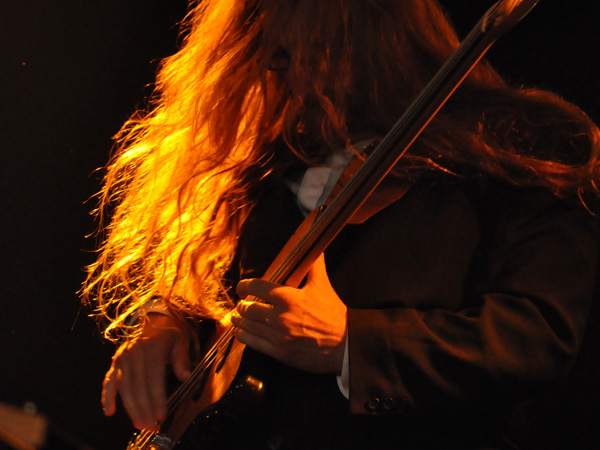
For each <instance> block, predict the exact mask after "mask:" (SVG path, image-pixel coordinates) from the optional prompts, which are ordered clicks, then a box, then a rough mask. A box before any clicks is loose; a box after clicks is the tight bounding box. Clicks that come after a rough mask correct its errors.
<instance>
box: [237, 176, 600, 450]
mask: <svg viewBox="0 0 600 450" xmlns="http://www.w3.org/2000/svg"><path fill="white" fill-rule="evenodd" d="M299 219H300V218H299V217H298V210H297V207H296V205H295V204H294V199H293V198H291V196H290V195H289V193H287V191H286V190H285V188H281V187H278V186H272V187H271V188H270V189H267V190H266V191H265V192H264V193H263V194H262V196H261V198H260V199H259V201H258V203H257V205H256V207H255V208H254V210H253V212H252V214H251V216H250V217H249V219H248V220H247V222H246V225H245V227H244V230H243V234H242V237H241V239H240V251H239V253H238V257H237V259H236V262H235V264H236V268H237V267H239V270H240V273H239V274H235V275H232V277H233V278H237V277H242V278H244V277H255V276H260V275H261V274H262V271H264V270H265V268H266V266H267V265H268V263H269V262H270V260H271V259H272V258H273V256H274V255H275V253H277V251H278V250H279V248H280V247H281V246H282V244H283V243H284V242H285V240H286V238H287V236H289V234H290V233H291V231H292V230H293V228H294V226H295V224H297V222H298V221H299ZM596 248H597V242H596V229H595V222H594V220H593V218H592V216H591V215H590V214H589V213H588V212H587V211H586V210H585V209H584V208H583V207H582V206H581V205H580V204H578V203H577V202H576V201H573V202H570V201H562V200H559V199H557V198H556V197H554V196H553V195H552V194H550V193H548V192H546V191H544V190H542V189H533V188H532V189H529V188H528V189H518V188H515V187H511V186H506V185H503V184H502V183H499V182H494V181H491V180H483V181H482V180H479V181H477V182H473V181H466V180H462V179H459V178H456V177H450V176H447V175H441V174H435V175H428V176H424V177H422V178H421V179H420V180H419V181H418V182H417V183H416V184H415V185H414V186H412V187H411V189H410V190H409V191H408V193H406V194H405V195H404V197H403V198H401V199H400V200H398V201H395V202H393V203H392V204H390V205H389V206H387V207H386V208H385V209H383V210H382V211H380V212H378V213H377V214H375V215H374V216H372V217H370V218H369V219H368V220H366V221H365V222H364V223H361V224H357V225H347V226H346V227H345V228H344V230H343V231H342V232H341V233H340V235H339V236H338V237H337V238H336V240H335V241H334V242H333V243H332V245H331V246H330V248H329V249H328V250H327V251H326V261H327V267H328V273H329V276H330V279H331V281H332V284H333V286H334V288H335V289H336V292H337V293H338V295H339V296H340V298H341V299H342V300H343V301H344V302H345V303H346V304H347V306H348V308H349V313H348V340H349V367H350V400H349V402H348V401H347V400H346V399H345V398H343V397H342V395H341V394H340V392H339V390H338V389H337V386H336V383H335V377H334V376H333V375H331V376H314V375H308V374H304V373H299V372H296V371H292V370H289V369H286V368H283V367H281V366H279V365H278V364H277V363H273V362H271V361H266V360H264V361H262V362H261V364H264V365H265V367H268V369H266V372H268V373H267V374H266V375H263V376H264V377H266V378H267V379H268V380H269V382H268V383H267V386H268V387H269V385H270V386H276V387H273V388H272V389H271V391H270V392H271V393H270V394H269V396H270V401H271V403H270V405H271V406H269V407H268V408H266V410H265V411H263V412H261V413H260V414H258V413H257V417H259V416H260V421H261V422H262V423H263V424H266V425H267V426H266V431H264V432H262V431H261V432H260V433H258V432H257V431H256V428H255V427H254V426H251V427H250V428H249V429H247V430H246V431H244V433H245V434H246V436H248V435H250V434H252V433H258V434H256V435H255V436H254V437H253V439H256V440H257V441H259V442H260V444H259V445H256V446H255V447H250V446H249V445H248V448H281V449H284V448H298V449H305V448H315V449H327V448H340V449H341V448H346V449H347V448H365V449H367V448H369V449H387V448H390V449H391V448H394V449H404V448H407V449H409V448H414V449H433V448H440V449H449V448H461V449H468V448H481V449H483V448H511V447H510V445H509V444H507V443H506V441H505V439H504V437H503V434H504V433H505V431H506V429H507V428H508V426H509V422H510V418H511V414H512V411H513V408H514V406H515V405H517V404H518V403H519V402H521V401H523V400H526V399H528V398H530V397H532V396H535V395H540V394H543V393H544V392H548V390H551V389H552V388H553V386H555V385H556V384H557V383H562V382H564V381H565V380H566V378H567V375H568V373H569V368H570V367H571V365H572V363H573V360H574V358H575V356H576V353H577V350H578V346H579V344H580V342H581V339H582V335H583V332H584V329H585V324H586V321H587V317H588V311H589V307H590V303H591V297H592V292H593V289H594V279H595V270H596V253H597V252H596ZM233 272H235V270H234V271H233ZM233 272H232V273H233ZM258 358H259V359H260V358H261V357H260V356H259V357H258ZM263 359H264V358H263ZM274 373H276V375H272V374H274ZM307 380H308V381H307ZM283 390H287V393H286V394H282V393H281V392H282V391H283ZM290 411H291V412H293V413H294V414H290V416H289V417H288V416H287V415H286V414H284V412H285V413H287V412H290Z"/></svg>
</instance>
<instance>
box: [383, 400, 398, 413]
mask: <svg viewBox="0 0 600 450" xmlns="http://www.w3.org/2000/svg"><path fill="white" fill-rule="evenodd" d="M397 404H398V402H396V399H394V398H392V397H389V398H386V399H384V400H383V402H382V405H383V409H385V410H386V411H392V410H393V409H396V406H397Z"/></svg>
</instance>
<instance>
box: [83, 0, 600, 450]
mask: <svg viewBox="0 0 600 450" xmlns="http://www.w3.org/2000/svg"><path fill="white" fill-rule="evenodd" d="M183 30H184V39H183V44H182V47H181V50H180V51H179V52H178V53H176V54H175V55H173V56H171V57H169V58H167V59H166V60H165V61H164V62H163V64H162V66H161V68H160V71H159V73H158V77H157V82H156V95H155V97H154V102H153V104H152V108H151V109H150V111H149V112H147V113H143V114H137V115H136V116H134V117H133V118H132V119H131V120H129V121H128V122H127V123H126V124H125V126H124V127H123V129H122V131H121V132H120V134H119V135H118V139H117V142H118V145H117V147H118V148H117V151H116V154H115V156H114V158H113V159H112V161H111V163H110V165H109V167H108V169H107V173H106V178H105V184H104V187H103V190H102V191H101V194H100V203H101V204H100V212H102V211H103V210H105V209H106V208H107V207H109V206H110V207H111V208H112V209H111V220H110V223H109V224H108V225H106V226H105V227H104V231H105V232H106V239H105V241H104V243H103V246H102V248H101V251H100V253H99V257H98V259H97V261H96V262H95V263H94V264H93V265H92V266H91V267H90V268H89V276H88V279H87V281H86V284H85V286H84V289H83V292H84V300H85V301H88V302H90V303H91V304H93V305H94V313H95V314H96V315H97V316H98V317H99V318H102V319H105V320H106V321H105V322H104V323H105V325H106V327H105V334H106V337H108V338H110V339H113V340H115V341H119V347H118V350H117V351H116V353H115V356H114V357H113V361H112V366H111V367H110V369H109V371H108V373H107V374H106V378H105V382H104V389H103V397H102V402H103V405H104V408H105V413H106V414H107V415H112V414H113V413H114V412H115V410H116V407H117V397H118V396H120V398H121V400H122V402H123V405H124V408H125V409H126V411H127V413H128V414H129V416H130V418H131V420H132V421H133V424H134V426H135V427H137V428H140V429H154V428H155V427H156V426H157V424H158V423H160V422H161V421H162V420H164V419H165V416H166V414H167V400H166V397H167V387H166V382H165V378H166V374H167V366H171V368H172V371H173V372H174V374H175V376H176V377H177V378H178V379H179V380H180V381H182V382H183V381H184V380H186V379H187V378H188V377H189V375H190V373H191V371H192V367H193V364H194V362H195V361H197V358H198V353H199V349H200V348H201V347H203V344H204V342H205V339H203V338H199V336H200V335H203V333H204V329H205V328H210V327H211V326H213V325H214V324H216V325H214V326H215V327H217V328H218V327H221V326H223V324H227V323H229V321H231V322H232V323H233V325H234V326H235V336H236V337H237V339H238V340H239V341H240V342H241V343H243V344H246V346H247V347H248V349H247V350H246V351H247V352H248V353H249V354H250V355H254V356H255V357H256V358H257V359H258V360H259V361H260V362H261V363H263V364H264V367H266V369H265V370H264V372H266V380H263V381H264V382H265V390H266V391H267V397H269V399H270V400H272V403H271V404H269V406H264V407H260V408H259V409H257V412H256V415H257V417H258V418H259V419H260V420H257V421H249V420H245V421H243V422H242V423H241V424H240V425H239V427H235V428H233V429H229V430H228V431H227V433H225V434H226V435H227V436H226V437H222V439H223V440H222V441H220V444H219V445H221V446H222V448H270V449H276V448H281V449H288V448H298V449H306V448H318V449H321V450H322V449H330V448H331V449H333V448H340V449H341V448H372V449H391V448H394V449H400V448H401V449H405V448H406V449H437V448H439V449H449V448H460V449H483V448H486V449H492V448H494V449H503V448H514V447H513V445H514V444H512V443H510V442H509V439H508V436H507V430H508V429H509V425H510V423H511V417H512V414H513V411H514V409H515V408H516V407H517V406H518V405H520V404H522V403H523V402H525V401H527V400H529V399H532V398H535V397H536V396H539V395H543V394H544V393H546V392H549V391H551V390H552V389H553V388H554V387H555V386H557V385H559V384H561V383H564V382H565V381H566V380H567V377H568V375H569V370H570V367H571V366H572V364H573V361H574V359H575V357H576V355H577V352H578V348H579V346H580V344H581V340H582V336H583V333H584V330H585V325H586V321H587V319H588V314H589V308H590V304H591V300H592V292H593V289H594V283H595V279H594V278H595V271H596V248H597V240H596V223H595V219H594V216H593V214H591V211H590V209H592V208H593V206H594V199H595V198H596V197H597V194H598V180H599V174H600V165H599V162H598V154H599V150H600V147H599V143H600V140H599V138H600V132H599V130H598V128H597V127H596V125H594V123H593V122H592V121H591V120H590V119H589V118H588V117H587V116H586V115H585V114H584V113H583V112H582V111H581V110H579V109H578V108H577V107H575V106H573V105H572V104H569V103H567V102H566V101H564V100H562V99H561V98H559V97H558V96H557V95H554V94H552V93H549V92H545V91H541V90H537V89H527V88H522V87H519V88H515V87H512V86H510V85H509V84H507V83H506V82H505V81H503V80H502V78H501V77H500V76H499V75H498V73H497V72H496V71H495V70H494V69H493V68H492V67H491V66H490V64H488V63H487V62H485V61H483V62H481V63H479V64H478V65H477V66H476V67H475V69H474V70H473V71H472V72H471V74H470V75H469V76H468V78H467V79H466V80H465V81H464V83H463V84H462V85H461V87H460V88H459V89H458V90H457V91H456V92H455V94H454V95H453V97H452V98H451V99H450V100H449V102H448V103H447V104H446V105H445V106H444V107H443V108H442V109H441V111H440V112H439V113H438V114H437V116H436V117H435V118H434V119H433V120H432V122H431V123H430V124H429V126H428V127H427V128H426V129H425V131H424V132H423V134H422V135H421V136H420V137H419V138H418V139H417V140H416V142H415V143H414V144H413V145H412V147H411V148H410V149H409V150H408V152H407V153H406V154H405V155H404V156H403V157H402V158H401V159H400V161H399V162H398V163H397V164H396V165H395V167H394V168H393V170H392V171H391V172H390V174H389V175H388V176H387V177H386V179H385V180H384V182H383V183H382V184H381V185H380V186H379V187H378V188H377V189H376V190H375V192H374V193H373V194H372V195H371V196H370V197H369V198H368V199H367V200H366V202H365V203H364V205H363V206H362V207H361V208H360V210H359V211H358V213H357V214H356V215H355V217H353V219H352V220H350V223H349V224H347V225H346V226H345V227H344V228H343V229H342V231H341V232H340V234H339V235H338V236H337V237H336V238H335V240H334V241H333V242H332V244H331V245H330V246H329V247H328V248H327V249H326V251H325V252H324V256H323V255H321V256H320V257H319V258H318V259H317V260H316V262H315V263H314V264H313V265H312V268H311V269H310V271H309V273H308V276H307V277H306V280H305V281H304V282H303V283H302V284H301V285H300V287H298V288H296V287H290V286H282V285H278V284H276V283H273V282H270V281H268V280H265V279H261V277H262V275H263V273H264V271H265V270H266V269H267V267H268V266H269V264H270V263H271V262H272V260H273V259H274V258H275V256H276V255H277V253H278V252H279V250H280V249H281V248H282V247H283V245H284V244H285V242H286V241H287V239H288V238H289V237H290V236H291V235H292V233H293V231H294V229H295V228H296V227H297V226H298V224H299V223H300V222H301V221H302V219H303V217H304V216H305V215H306V214H307V213H308V212H309V211H310V210H312V209H314V208H315V207H316V206H317V205H320V204H324V203H327V201H328V200H327V198H329V199H331V197H332V196H333V195H334V194H335V192H336V190H337V189H338V188H337V187H335V186H336V182H337V186H338V187H339V186H340V185H343V183H344V180H345V179H346V178H345V176H344V175H342V176H341V177H340V173H342V172H344V169H345V167H348V168H349V169H348V170H349V171H351V170H350V169H351V168H352V167H354V166H356V165H359V164H360V162H361V161H363V160H364V159H365V155H368V154H369V153H370V152H371V151H372V148H373V146H374V145H373V144H376V143H377V142H378V141H379V140H380V139H381V138H382V137H383V136H384V135H385V133H386V132H387V131H388V130H389V129H390V128H391V127H392V125H393V124H394V123H395V122H396V120H397V119H398V118H399V117H400V116H401V114H402V113H403V112H404V111H405V110H406V108H407V107H408V106H409V105H410V104H411V102H412V101H413V100H414V99H415V98H416V96H417V95H418V94H419V93H420V92H421V91H422V90H423V89H424V87H425V85H426V83H427V82H428V81H429V80H430V79H431V78H432V77H433V75H434V74H435V72H436V71H437V70H438V69H439V67H440V66H441V65H442V64H443V63H444V61H445V60H446V59H448V58H449V57H450V55H451V54H452V52H453V51H454V50H455V49H456V48H457V46H458V45H459V42H458V38H457V36H456V33H455V31H454V30H453V28H452V26H451V24H450V23H449V19H448V18H447V16H446V15H445V13H444V12H443V10H442V8H441V7H440V5H439V4H438V3H437V2H436V1H435V0H368V1H365V0H327V1H323V0H261V1H259V0H202V1H201V2H197V3H193V4H192V8H191V12H190V14H189V15H188V17H187V18H186V20H185V21H184V27H183ZM532 51H535V49H532ZM350 160H352V161H353V162H349V161H350ZM338 180H339V181H338ZM258 299H260V300H261V301H259V300H258ZM284 391H287V393H286V394H283V393H281V394H280V392H284ZM269 392H271V393H272V394H269ZM288 413H289V416H288ZM250 415H252V413H250ZM257 422H259V423H260V426H257ZM227 439H231V441H229V440H227ZM232 442H237V443H236V444H233V443H232ZM181 445H185V444H181ZM190 445H192V444H190ZM182 448H183V447H182ZM197 448H202V447H197ZM210 448H221V447H218V446H213V447H210Z"/></svg>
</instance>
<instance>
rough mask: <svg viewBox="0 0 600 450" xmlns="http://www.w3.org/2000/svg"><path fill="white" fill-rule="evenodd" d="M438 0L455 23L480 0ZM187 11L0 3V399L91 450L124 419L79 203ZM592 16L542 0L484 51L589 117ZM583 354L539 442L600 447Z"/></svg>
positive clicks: (122, 433)
mask: <svg viewBox="0 0 600 450" xmlns="http://www.w3.org/2000/svg"><path fill="white" fill-rule="evenodd" d="M445 3H446V4H447V7H448V8H449V10H450V12H451V13H452V14H453V17H454V18H455V22H456V24H457V27H458V28H459V30H460V31H461V33H462V34H464V33H465V32H466V31H467V30H468V28H469V27H470V26H471V25H472V24H474V23H475V21H476V20H477V19H478V17H479V16H480V15H481V14H482V13H483V11H484V10H485V9H486V8H487V7H488V6H489V5H490V4H491V2H488V1H485V2H484V1H481V0H452V1H451V0H447V1H446V2H445ZM185 11H186V5H185V1H184V0H103V1H102V2H85V1H81V0H79V1H77V0H50V1H48V0H45V1H42V0H29V1H26V2H24V1H21V0H1V1H0V355H1V358H2V359H1V360H0V361H1V362H0V403H7V404H12V405H22V404H23V403H24V402H27V401H31V402H34V403H35V404H36V405H37V407H38V409H39V410H40V411H41V412H42V413H43V414H45V415H46V416H47V417H48V418H49V419H50V420H51V421H52V423H53V424H55V425H56V426H58V427H60V428H61V429H63V430H64V431H66V432H68V433H69V434H70V435H72V436H75V437H76V438H78V439H79V440H81V441H83V442H85V443H87V444H88V445H90V446H92V447H93V448H95V449H98V450H108V449H118V448H124V443H125V442H126V439H127V437H128V436H129V433H130V428H129V425H128V423H127V420H126V419H125V417H124V416H123V415H122V414H119V415H117V416H116V417H115V418H112V419H105V418H103V416H102V414H101V410H100V402H99V397H100V383H101V380H102V377H103V374H104V372H105V370H106V369H107V367H108V364H109V359H110V355H111V354H112V352H113V347H112V345H110V344H106V343H103V342H102V340H101V338H100V337H99V335H98V332H97V331H96V329H95V325H94V323H93V322H92V321H91V320H90V319H89V318H87V317H86V312H85V311H83V312H82V313H80V314H79V317H78V313H79V300H78V297H77V295H76V291H77V290H78V289H79V286H80V284H81V281H82V280H83V271H82V267H83V266H84V265H85V264H87V263H89V262H91V259H92V257H93V256H92V255H91V254H90V252H89V250H91V249H93V248H94V246H95V242H94V240H93V239H85V238H84V236H85V235H86V234H89V233H91V232H92V231H93V230H94V226H95V225H94V223H93V220H92V219H91V218H90V217H89V215H88V211H89V210H90V209H91V208H92V207H93V205H94V203H93V202H89V203H87V204H84V201H85V200H86V199H87V198H89V197H90V196H91V195H92V194H93V193H94V192H95V191H97V189H98V187H99V176H100V175H99V174H96V173H93V172H94V169H96V168H97V167H100V166H102V165H103V164H104V163H105V162H106V160H107V157H108V151H109V149H110V146H111V140H110V137H111V135H113V134H114V133H115V132H116V131H117V129H118V128H119V126H120V124H121V123H122V122H123V121H124V120H125V119H126V118H127V117H128V115H129V114H130V113H131V112H133V111H134V109H135V107H136V105H139V104H141V103H142V102H143V98H144V96H145V95H147V94H148V93H149V89H148V88H146V87H145V86H146V85H147V84H148V83H151V82H152V79H153V75H154V72H155V69H156V65H157V60H158V59H159V58H160V57H162V56H166V55H168V54H169V53H171V52H172V51H173V50H174V48H175V43H176V28H175V24H176V22H177V21H178V20H180V19H181V18H182V17H183V15H184V14H185ZM599 14H600V2H596V1H593V0H590V1H584V0H579V1H578V2H569V1H567V0H542V2H541V4H540V5H539V6H538V7H537V8H536V10H535V11H534V13H532V14H531V15H530V16H529V17H527V18H526V20H525V21H524V23H522V24H521V25H520V26H519V27H518V28H517V29H516V30H514V31H513V32H512V33H511V34H510V35H509V36H506V37H505V38H504V39H503V40H502V41H501V42H499V43H498V44H497V45H496V46H495V47H494V49H493V51H492V52H491V54H490V58H491V59H492V60H493V61H494V62H495V63H496V65H497V66H498V67H499V68H500V69H501V71H502V72H503V73H505V74H506V75H507V76H508V77H509V79H510V80H511V81H513V82H516V83H524V84H527V85H536V86H541V87H546V88H549V89H552V90H555V91H558V92H559V93H561V94H562V95H563V96H565V97H566V98H567V99H569V100H571V101H573V102H575V103H577V104H578V105H580V106H582V107H583V108H584V109H586V110H587V111H588V112H589V114H590V115H591V116H592V117H593V118H595V119H596V120H597V121H599V120H600V107H599V103H598V100H600V94H599V88H600V86H599V84H598V81H597V80H598V76H600V66H599V63H598V50H597V49H598V47H599V45H600V33H599V32H598V31H597V29H596V28H595V27H596V18H597V17H598V15H599ZM590 361H591V360H586V364H585V365H584V370H583V373H584V375H583V376H582V377H580V378H577V379H576V381H577V387H576V389H575V390H574V391H567V393H566V394H565V393H562V394H561V396H559V397H558V400H559V401H558V402H557V401H555V400H554V399H553V400H552V401H550V400H549V401H548V403H547V405H546V408H544V411H545V412H546V414H545V416H550V417H544V415H543V414H541V415H540V416H539V417H540V418H539V419H536V421H535V423H534V425H535V427H534V428H536V430H537V431H540V430H541V431H542V432H541V433H540V435H539V436H537V437H536V438H537V439H538V441H537V442H539V443H540V448H557V449H558V448H581V449H583V448H589V449H592V448H594V449H596V448H600V441H595V444H594V443H589V442H590V440H592V439H596V438H597V437H598V434H597V433H593V431H592V428H593V425H594V424H595V423H596V422H598V425H600V419H599V418H600V415H598V414H597V411H596V409H595V408H594V406H593V402H597V401H598V399H599V398H600V396H597V397H595V398H593V399H589V398H588V396H589V394H590V393H594V392H593V391H590V390H589V389H588V388H585V389H584V388H583V387H581V386H582V383H583V382H587V381H589V379H590V378H591V377H592V376H594V374H595V373H597V370H596V369H595V366H594V367H591V366H593V364H592V363H591V362H590ZM594 371H595V372H594ZM596 392H597V391H596ZM590 404H592V406H590ZM542 418H543V419H544V420H542ZM546 419H548V420H546ZM565 422H566V423H567V426H566V427H556V424H558V423H565ZM547 423H549V424H550V426H549V427H547V428H544V427H545V426H546V424H547ZM565 428H568V429H570V432H569V430H565ZM567 441H568V442H570V444H566V443H565V442H567ZM531 448H534V446H533V444H532V447H531Z"/></svg>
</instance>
